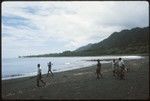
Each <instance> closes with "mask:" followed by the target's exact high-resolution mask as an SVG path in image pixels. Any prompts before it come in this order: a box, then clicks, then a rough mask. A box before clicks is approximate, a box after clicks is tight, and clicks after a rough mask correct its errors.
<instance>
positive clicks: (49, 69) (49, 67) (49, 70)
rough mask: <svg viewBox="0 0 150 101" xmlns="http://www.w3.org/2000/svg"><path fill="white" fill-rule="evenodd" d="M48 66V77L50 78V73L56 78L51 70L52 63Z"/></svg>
mask: <svg viewBox="0 0 150 101" xmlns="http://www.w3.org/2000/svg"><path fill="white" fill-rule="evenodd" d="M47 65H48V73H47V76H48V74H49V72H50V73H51V74H52V76H54V74H53V72H52V70H51V67H52V63H51V62H49V63H48V64H47Z"/></svg>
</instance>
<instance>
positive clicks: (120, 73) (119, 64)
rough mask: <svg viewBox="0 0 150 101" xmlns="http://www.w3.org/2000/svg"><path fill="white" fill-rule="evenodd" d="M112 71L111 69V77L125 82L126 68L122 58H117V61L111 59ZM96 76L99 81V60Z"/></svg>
mask: <svg viewBox="0 0 150 101" xmlns="http://www.w3.org/2000/svg"><path fill="white" fill-rule="evenodd" d="M112 69H113V76H114V77H115V78H119V79H123V80H125V77H126V73H127V68H126V66H125V64H124V61H123V60H122V58H119V59H118V60H117V61H116V60H115V59H113V61H112ZM96 75H97V79H100V76H101V78H103V76H102V73H101V63H100V60H99V59H98V60H97V68H96Z"/></svg>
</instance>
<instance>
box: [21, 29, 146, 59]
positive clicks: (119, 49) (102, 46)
mask: <svg viewBox="0 0 150 101" xmlns="http://www.w3.org/2000/svg"><path fill="white" fill-rule="evenodd" d="M143 53H149V27H145V28H139V27H137V28H133V29H131V30H122V31H120V32H114V33H112V34H111V35H110V36H109V37H108V38H106V39H104V40H103V41H101V42H98V43H94V44H91V43H90V44H88V45H86V46H82V47H79V48H78V49H76V50H75V51H64V52H62V53H53V54H43V55H31V56H24V57H50V56H98V55H110V54H111V55H114V54H143Z"/></svg>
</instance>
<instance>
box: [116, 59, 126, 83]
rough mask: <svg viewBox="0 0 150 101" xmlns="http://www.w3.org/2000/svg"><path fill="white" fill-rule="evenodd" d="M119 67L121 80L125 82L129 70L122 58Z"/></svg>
mask: <svg viewBox="0 0 150 101" xmlns="http://www.w3.org/2000/svg"><path fill="white" fill-rule="evenodd" d="M118 65H119V67H120V79H123V80H125V74H126V71H127V69H126V67H125V64H124V61H123V60H122V58H119V61H118Z"/></svg>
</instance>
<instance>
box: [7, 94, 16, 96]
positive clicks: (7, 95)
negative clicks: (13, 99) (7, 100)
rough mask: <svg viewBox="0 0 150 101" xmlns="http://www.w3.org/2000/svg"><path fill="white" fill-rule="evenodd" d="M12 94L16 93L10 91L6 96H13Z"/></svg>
mask: <svg viewBox="0 0 150 101" xmlns="http://www.w3.org/2000/svg"><path fill="white" fill-rule="evenodd" d="M12 95H15V93H8V95H6V96H12Z"/></svg>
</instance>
